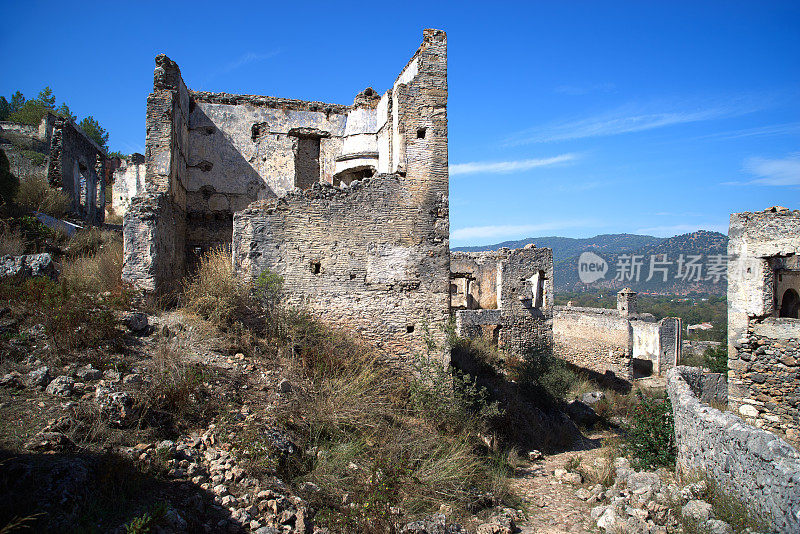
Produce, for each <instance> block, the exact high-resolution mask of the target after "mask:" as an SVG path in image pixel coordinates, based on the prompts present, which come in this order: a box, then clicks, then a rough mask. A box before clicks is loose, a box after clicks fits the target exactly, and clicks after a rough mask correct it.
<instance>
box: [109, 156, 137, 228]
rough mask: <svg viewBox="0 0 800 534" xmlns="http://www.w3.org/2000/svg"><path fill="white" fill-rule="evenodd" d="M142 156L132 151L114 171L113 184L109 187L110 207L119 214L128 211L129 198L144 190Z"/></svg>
mask: <svg viewBox="0 0 800 534" xmlns="http://www.w3.org/2000/svg"><path fill="white" fill-rule="evenodd" d="M144 175H145V164H144V156H143V155H142V154H138V153H136V152H134V153H133V154H131V155H130V156H128V157H127V158H126V159H125V160H123V161H121V162H120V165H119V167H117V169H116V170H115V171H114V185H113V186H112V188H111V209H112V210H113V211H114V213H116V214H117V215H119V216H124V215H125V213H127V211H128V206H129V205H130V203H131V199H132V198H133V197H135V196H136V195H138V194H139V193H142V192H144V190H145V189H144Z"/></svg>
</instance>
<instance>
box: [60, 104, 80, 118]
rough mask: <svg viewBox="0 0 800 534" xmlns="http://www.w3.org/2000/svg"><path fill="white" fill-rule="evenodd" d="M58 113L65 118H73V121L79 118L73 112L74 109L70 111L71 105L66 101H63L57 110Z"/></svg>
mask: <svg viewBox="0 0 800 534" xmlns="http://www.w3.org/2000/svg"><path fill="white" fill-rule="evenodd" d="M56 113H58V114H59V115H61V116H62V117H64V118H65V119H69V120H71V121H72V122H76V121H77V120H78V117H76V116H75V115H73V114H72V111H70V109H69V106H68V105H67V103H66V102H62V103H61V107H59V108H58V109H57V110H56Z"/></svg>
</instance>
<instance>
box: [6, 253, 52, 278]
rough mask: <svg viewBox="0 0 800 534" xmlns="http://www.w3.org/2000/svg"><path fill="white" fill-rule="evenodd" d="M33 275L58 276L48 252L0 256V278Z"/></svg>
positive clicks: (28, 276)
mask: <svg viewBox="0 0 800 534" xmlns="http://www.w3.org/2000/svg"><path fill="white" fill-rule="evenodd" d="M34 276H47V277H50V278H53V279H55V278H56V277H58V268H57V266H56V263H55V262H54V261H53V258H51V257H50V254H47V253H46V252H45V253H42V254H28V255H26V256H0V279H2V278H10V277H15V278H17V279H19V280H25V279H27V278H31V277H34Z"/></svg>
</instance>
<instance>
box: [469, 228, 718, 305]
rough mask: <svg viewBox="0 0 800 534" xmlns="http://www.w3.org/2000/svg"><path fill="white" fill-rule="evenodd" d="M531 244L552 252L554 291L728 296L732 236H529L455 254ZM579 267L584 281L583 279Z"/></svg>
mask: <svg viewBox="0 0 800 534" xmlns="http://www.w3.org/2000/svg"><path fill="white" fill-rule="evenodd" d="M530 243H533V244H534V245H536V246H537V247H541V248H551V249H553V262H554V270H555V274H554V277H555V287H556V291H586V290H589V289H601V288H607V289H621V288H622V287H625V286H629V287H631V288H633V289H634V290H636V291H639V292H641V293H656V294H671V295H684V294H688V293H693V292H697V293H710V294H725V292H726V291H727V283H726V280H725V278H723V277H721V274H722V273H724V272H725V263H724V262H725V255H726V254H727V250H728V236H726V235H725V234H721V233H719V232H709V231H706V230H699V231H697V232H692V233H690V234H683V235H678V236H674V237H669V238H663V237H653V236H649V235H636V234H603V235H598V236H595V237H590V238H584V239H574V238H571V237H555V236H553V237H531V238H527V239H521V240H519V241H505V242H503V243H498V244H496V245H486V246H479V247H458V248H454V249H453V250H466V251H473V252H477V251H485V250H497V249H499V248H502V247H508V248H522V247H524V246H525V245H528V244H530ZM584 253H593V254H594V255H592V254H584ZM582 255H583V256H582ZM698 256H699V257H698ZM651 258H652V259H651ZM581 260H582V261H581ZM604 262H605V264H606V271H605V273H604V275H603V276H602V277H601V278H599V279H597V280H594V281H591V279H592V278H593V276H592V274H593V273H597V272H598V269H599V268H600V267H601V266H602V264H603V263H604ZM579 263H580V265H581V268H582V269H583V273H584V276H583V277H581V276H580V275H579V270H578V269H579ZM591 264H594V267H592V265H591ZM651 264H652V265H651ZM651 267H652V276H651ZM592 269H593V270H592ZM637 272H638V276H637ZM665 274H666V280H665V279H664V278H665ZM598 276H599V274H598V275H595V276H594V278H596V277H598ZM582 278H583V281H582ZM648 278H650V280H648ZM586 282H589V283H586Z"/></svg>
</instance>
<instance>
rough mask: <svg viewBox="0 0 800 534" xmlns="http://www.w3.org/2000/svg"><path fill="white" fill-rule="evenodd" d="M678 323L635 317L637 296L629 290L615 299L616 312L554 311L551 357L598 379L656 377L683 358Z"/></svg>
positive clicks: (669, 319) (670, 319) (646, 315)
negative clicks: (601, 375)
mask: <svg viewBox="0 0 800 534" xmlns="http://www.w3.org/2000/svg"><path fill="white" fill-rule="evenodd" d="M681 332H682V327H681V320H680V319H679V318H677V317H665V318H664V319H661V320H660V321H656V320H655V317H653V316H652V315H651V314H649V313H638V310H637V294H636V292H635V291H633V290H631V289H630V288H627V287H626V288H624V289H622V290H621V291H619V293H617V308H616V309H615V310H613V309H607V308H587V307H577V306H571V305H567V306H555V307H554V311H553V339H554V343H555V349H554V350H555V354H556V356H558V357H559V358H563V359H564V360H566V361H568V362H569V363H571V364H573V365H575V366H577V367H581V368H584V369H589V370H591V371H594V372H597V373H607V372H612V373H614V374H615V375H616V376H618V377H620V378H624V379H633V378H635V377H637V376H643V375H645V376H646V375H650V374H656V375H660V374H663V373H665V372H666V371H667V369H670V368H672V367H674V366H675V365H677V362H678V361H679V360H680V355H681V346H682V342H681Z"/></svg>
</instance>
